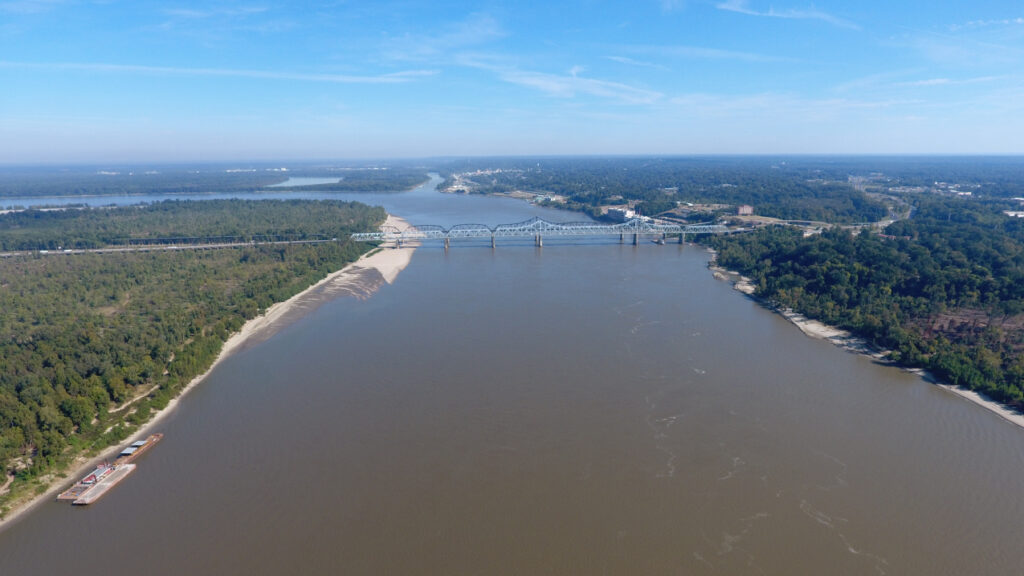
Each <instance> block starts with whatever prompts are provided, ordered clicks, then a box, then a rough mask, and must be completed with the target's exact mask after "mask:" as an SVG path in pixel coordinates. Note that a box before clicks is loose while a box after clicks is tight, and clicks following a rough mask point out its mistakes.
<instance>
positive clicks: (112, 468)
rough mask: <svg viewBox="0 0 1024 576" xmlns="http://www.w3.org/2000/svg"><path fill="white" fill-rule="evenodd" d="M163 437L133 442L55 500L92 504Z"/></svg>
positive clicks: (124, 475)
mask: <svg viewBox="0 0 1024 576" xmlns="http://www.w3.org/2000/svg"><path fill="white" fill-rule="evenodd" d="M163 437H164V435H163V434H159V433H158V434H152V435H150V436H149V437H148V438H146V439H145V440H139V441H138V442H133V443H132V444H131V445H129V446H128V447H127V448H125V449H124V450H122V451H121V453H120V454H118V456H117V459H116V460H114V462H113V464H111V463H110V462H103V463H102V464H100V465H98V466H96V468H95V469H93V471H92V472H89V473H88V474H86V475H85V476H84V477H83V478H82V479H81V480H79V481H78V482H75V484H74V485H72V486H71V487H70V488H68V489H67V490H65V491H63V492H61V493H60V494H59V495H58V496H57V500H59V501H61V502H71V503H72V504H76V505H80V506H84V505H86V504H92V503H93V502H95V501H96V500H99V499H100V497H101V496H103V495H104V494H106V493H107V491H108V490H110V489H111V488H113V487H114V486H116V485H117V483H118V482H120V481H121V480H124V479H125V477H126V476H128V475H129V474H131V473H132V472H133V471H134V470H135V464H133V463H132V462H133V461H135V460H136V459H137V458H138V457H139V456H142V455H143V454H144V453H145V452H146V451H148V450H149V449H150V448H152V447H153V445H154V444H156V443H157V442H159V441H160V439H161V438H163Z"/></svg>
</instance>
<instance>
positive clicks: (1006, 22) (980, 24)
mask: <svg viewBox="0 0 1024 576" xmlns="http://www.w3.org/2000/svg"><path fill="white" fill-rule="evenodd" d="M991 26H1024V17H1017V18H1001V19H996V20H972V21H970V22H966V23H964V24H952V25H950V27H949V29H950V30H951V31H953V32H957V31H959V30H963V29H968V30H969V29H973V28H989V27H991Z"/></svg>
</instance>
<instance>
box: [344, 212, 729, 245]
mask: <svg viewBox="0 0 1024 576" xmlns="http://www.w3.org/2000/svg"><path fill="white" fill-rule="evenodd" d="M727 231H728V228H726V227H725V226H722V225H720V224H687V225H680V224H658V223H655V222H651V221H650V220H644V219H641V218H634V219H632V220H627V221H625V222H622V223H621V224H598V223H596V222H548V221H547V220H541V219H540V218H533V219H531V220H527V221H525V222H518V223H516V224H499V225H497V226H495V227H494V228H490V227H488V226H486V225H484V224H458V225H456V226H452V227H451V228H447V229H446V228H444V227H442V226H435V225H415V226H410V227H408V228H405V229H404V230H399V229H398V228H394V227H390V226H385V227H383V228H381V230H380V231H379V232H361V233H357V234H353V235H352V239H353V240H358V241H363V242H367V241H398V242H404V241H409V240H446V241H447V240H450V239H453V238H490V239H492V240H494V239H495V238H514V237H518V238H529V237H533V238H538V239H539V238H541V237H543V236H611V235H615V234H621V235H625V234H635V235H645V234H646V235H650V234H673V235H675V234H681V235H686V234H722V233H724V232H727Z"/></svg>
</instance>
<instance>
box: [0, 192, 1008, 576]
mask: <svg viewBox="0 0 1024 576" xmlns="http://www.w3.org/2000/svg"><path fill="white" fill-rule="evenodd" d="M435 182H436V180H435ZM346 198H358V199H362V200H364V201H366V202H369V203H382V204H384V205H385V207H386V208H387V209H388V210H389V212H392V213H395V214H397V215H399V216H402V217H404V218H406V219H407V220H409V221H411V222H413V223H424V224H446V225H450V224H456V223H482V224H489V225H494V224H498V223H509V222H516V221H520V220H525V219H527V218H530V217H533V216H543V217H544V218H546V219H548V220H562V221H566V220H576V219H579V217H578V216H577V215H573V214H567V213H559V212H553V211H549V210H543V209H540V208H535V207H532V206H529V205H528V204H526V203H522V202H519V201H512V200H506V199H495V198H481V197H461V196H443V195H441V194H439V193H437V192H436V191H435V190H433V188H432V187H431V186H429V185H428V186H425V187H422V188H420V189H418V190H416V191H413V192H409V193H404V194H388V195H366V196H358V197H357V196H355V195H347V196H346ZM707 261H708V254H707V253H706V252H705V251H703V250H701V249H699V248H696V247H694V246H678V245H673V244H669V245H665V246H656V245H654V244H651V243H644V244H641V245H640V246H637V247H634V246H631V245H628V244H626V245H620V244H618V239H617V238H608V239H601V240H596V241H595V240H591V241H586V242H581V241H578V240H574V241H558V240H555V239H547V238H546V239H545V247H544V248H542V249H538V248H535V247H534V246H533V243H532V240H529V239H526V240H524V241H521V242H511V241H509V242H506V243H505V244H501V243H499V245H498V248H497V249H496V250H493V251H492V250H491V248H490V246H489V242H482V243H473V244H470V243H466V244H463V243H459V242H454V243H453V245H452V248H451V249H450V250H448V251H447V252H445V251H444V250H443V249H442V248H441V246H440V245H439V244H434V245H432V244H427V245H425V246H422V247H420V248H419V249H418V250H417V251H416V253H415V254H414V256H413V258H412V262H411V264H410V265H409V267H408V268H406V269H405V271H404V272H402V273H401V274H400V275H399V276H398V278H397V280H396V281H395V282H394V283H393V284H391V285H384V286H383V287H382V288H381V289H380V290H379V291H378V292H377V293H376V294H374V295H372V296H371V297H369V298H356V297H339V298H337V299H334V300H331V301H328V302H325V303H323V304H322V305H320V306H319V307H317V308H316V309H314V310H312V311H310V313H309V314H308V315H306V316H304V317H302V318H301V319H298V320H297V321H295V322H294V323H292V324H290V325H289V326H287V327H286V328H284V329H282V330H281V331H279V332H278V333H277V334H275V335H274V336H273V337H271V338H269V339H266V340H264V341H262V342H259V343H255V344H252V345H250V346H248V347H247V348H245V349H244V350H242V351H240V352H238V353H236V354H234V355H232V356H230V357H228V358H227V359H226V360H225V361H224V362H222V363H221V364H220V365H219V366H218V367H217V368H216V369H215V370H214V371H213V373H212V374H211V375H210V376H209V378H207V380H206V381H205V382H203V383H202V384H201V385H200V386H199V387H198V388H196V389H195V390H194V391H192V392H190V393H189V394H188V395H186V396H185V397H184V398H183V399H182V402H181V404H180V406H179V408H178V409H177V410H176V411H175V412H174V413H173V414H172V415H171V416H170V418H169V419H168V420H167V421H166V422H165V424H164V425H163V426H162V429H161V430H159V431H161V432H163V433H164V434H165V437H164V440H163V441H162V442H161V444H160V445H159V446H158V447H157V448H156V449H154V450H153V451H152V452H151V453H150V454H147V455H146V457H145V459H144V460H143V461H142V462H140V464H139V467H138V469H137V470H136V471H135V473H134V474H132V476H131V477H129V478H128V479H127V480H126V481H125V482H123V483H122V484H121V485H119V486H118V487H117V489H116V490H114V491H112V492H111V493H110V494H108V495H107V496H106V497H105V498H104V499H103V500H102V501H101V502H99V503H98V504H96V505H94V506H90V507H87V508H71V507H69V506H66V505H60V504H57V503H51V502H47V503H44V504H43V505H41V506H39V507H37V508H36V509H35V510H33V511H32V512H31V513H29V514H28V515H26V516H25V517H24V518H23V519H22V520H20V521H18V522H17V523H16V524H14V525H13V526H12V527H10V528H9V529H7V530H5V531H4V532H0V574H19V575H28V574H79V575H86V574H110V573H112V572H114V573H116V572H122V571H126V570H128V569H131V570H133V571H136V572H139V573H146V574H168V575H171V574H174V575H178V574H516V575H525V574H531V575H532V574H563V575H564V574H588V575H589V574H780V575H790V574H1014V573H1019V572H1020V570H1021V565H1022V564H1021V559H1020V536H1021V534H1022V533H1024V491H1022V490H1021V489H1020V486H1021V481H1022V473H1024V430H1021V429H1019V428H1017V427H1015V426H1013V425H1011V424H1009V423H1007V422H1006V421H1004V420H1002V419H1001V418H999V417H998V416H996V415H994V414H992V413H990V412H988V411H986V410H984V409H981V408H979V407H977V406H974V405H972V404H971V403H969V402H966V401H964V400H962V399H960V398H957V397H956V396H954V395H952V394H950V393H948V392H946V391H944V390H942V389H940V388H938V387H936V386H933V385H930V384H927V383H925V382H924V381H922V380H921V379H920V378H918V377H916V376H914V375H912V374H908V373H906V372H902V371H900V370H897V369H893V368H888V367H883V366H879V365H876V364H874V363H872V361H871V360H870V359H868V358H865V357H861V356H857V355H854V354H851V353H848V352H845V351H843V350H840V349H838V348H835V347H833V346H831V345H830V344H828V343H825V342H822V341H818V340H813V339H810V338H808V337H806V336H804V335H803V334H802V333H801V332H800V331H799V330H798V329H797V328H795V327H794V326H793V325H791V324H789V323H788V322H786V321H785V320H783V319H782V318H780V317H779V316H777V315H775V314H773V313H771V312H769V311H767V310H765V309H763V308H761V307H759V306H758V305H757V304H755V303H754V302H753V301H751V300H749V299H748V298H746V297H744V296H743V295H742V294H740V293H738V292H736V291H734V290H732V288H731V287H730V286H729V285H728V284H727V283H724V282H720V281H717V280H715V279H714V278H712V275H711V274H710V273H709V272H708V270H707V268H706V265H707Z"/></svg>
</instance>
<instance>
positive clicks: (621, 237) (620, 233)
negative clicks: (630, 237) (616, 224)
mask: <svg viewBox="0 0 1024 576" xmlns="http://www.w3.org/2000/svg"><path fill="white" fill-rule="evenodd" d="M625 241H626V235H625V234H623V233H622V232H619V244H622V243H623V242H625Z"/></svg>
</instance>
